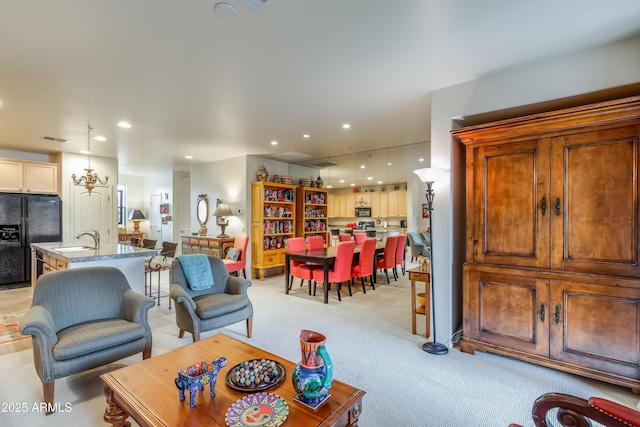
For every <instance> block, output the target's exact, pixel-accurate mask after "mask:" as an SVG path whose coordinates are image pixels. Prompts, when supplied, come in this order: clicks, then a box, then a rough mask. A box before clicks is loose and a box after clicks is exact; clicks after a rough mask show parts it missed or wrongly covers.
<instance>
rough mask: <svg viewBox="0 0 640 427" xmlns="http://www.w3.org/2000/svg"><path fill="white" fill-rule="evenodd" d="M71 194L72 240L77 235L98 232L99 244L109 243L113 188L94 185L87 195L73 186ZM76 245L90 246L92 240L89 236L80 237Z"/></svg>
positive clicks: (83, 189) (79, 186) (113, 198)
mask: <svg viewBox="0 0 640 427" xmlns="http://www.w3.org/2000/svg"><path fill="white" fill-rule="evenodd" d="M72 185H73V184H72ZM71 194H72V197H73V200H72V201H71V204H72V205H71V214H72V216H73V217H72V218H71V224H72V230H73V236H72V237H73V239H74V240H75V239H76V236H77V235H78V234H81V233H84V232H88V231H93V230H98V232H99V233H100V243H110V242H111V235H112V230H111V228H112V227H113V221H112V220H113V213H114V211H115V207H114V200H115V197H113V186H112V185H106V186H99V185H96V187H95V188H94V189H93V191H91V193H89V192H88V191H87V190H86V189H85V188H84V187H83V186H81V185H74V186H73V191H72V192H71ZM78 243H82V244H87V245H91V246H92V245H93V240H92V239H91V237H89V236H82V237H81V238H80V239H78Z"/></svg>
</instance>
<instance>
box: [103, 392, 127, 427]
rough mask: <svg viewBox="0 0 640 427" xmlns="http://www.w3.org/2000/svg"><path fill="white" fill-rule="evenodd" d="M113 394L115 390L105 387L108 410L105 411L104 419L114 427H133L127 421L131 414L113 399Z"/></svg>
mask: <svg viewBox="0 0 640 427" xmlns="http://www.w3.org/2000/svg"><path fill="white" fill-rule="evenodd" d="M113 394H114V393H113V390H111V389H110V388H109V387H107V386H105V387H104V395H105V397H106V398H107V408H106V409H105V410H104V416H103V419H104V420H105V421H106V422H108V423H110V424H111V425H112V426H113V427H131V423H130V422H129V421H127V418H129V414H127V413H126V412H125V411H124V409H122V408H121V407H120V405H118V402H116V401H115V399H114V398H113Z"/></svg>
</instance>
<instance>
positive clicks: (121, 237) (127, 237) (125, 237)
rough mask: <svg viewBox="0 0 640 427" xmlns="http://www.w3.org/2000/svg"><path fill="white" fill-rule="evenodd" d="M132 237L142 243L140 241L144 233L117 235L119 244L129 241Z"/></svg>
mask: <svg viewBox="0 0 640 427" xmlns="http://www.w3.org/2000/svg"><path fill="white" fill-rule="evenodd" d="M132 237H137V238H138V239H140V242H142V239H143V238H144V233H136V232H131V233H118V241H119V242H128V241H129V240H131V238H132Z"/></svg>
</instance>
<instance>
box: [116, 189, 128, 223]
mask: <svg viewBox="0 0 640 427" xmlns="http://www.w3.org/2000/svg"><path fill="white" fill-rule="evenodd" d="M118 225H119V226H123V227H126V226H127V186H126V185H120V184H118Z"/></svg>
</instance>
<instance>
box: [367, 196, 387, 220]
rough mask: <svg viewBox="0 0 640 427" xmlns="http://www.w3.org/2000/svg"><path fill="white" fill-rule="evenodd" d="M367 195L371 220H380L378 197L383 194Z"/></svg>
mask: <svg viewBox="0 0 640 427" xmlns="http://www.w3.org/2000/svg"><path fill="white" fill-rule="evenodd" d="M369 194H370V195H369V203H370V205H371V218H381V217H382V215H380V195H381V194H384V193H369ZM385 217H386V215H385Z"/></svg>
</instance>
